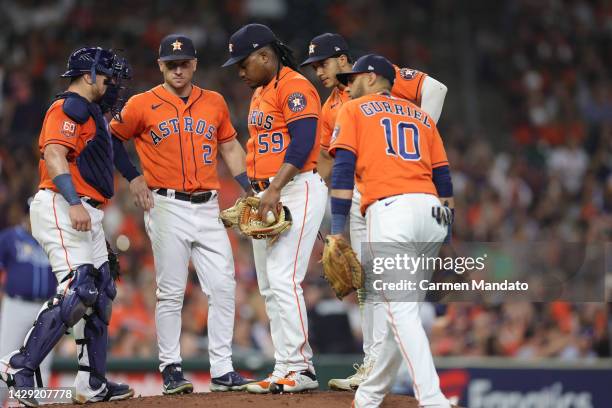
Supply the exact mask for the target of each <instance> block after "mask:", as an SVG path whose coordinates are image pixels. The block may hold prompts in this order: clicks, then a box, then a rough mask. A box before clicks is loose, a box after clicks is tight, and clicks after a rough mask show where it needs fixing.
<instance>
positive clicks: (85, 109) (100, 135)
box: [55, 92, 114, 198]
mask: <svg viewBox="0 0 612 408" xmlns="http://www.w3.org/2000/svg"><path fill="white" fill-rule="evenodd" d="M55 99H65V101H64V105H63V110H64V113H65V114H66V115H67V116H68V117H69V118H71V119H72V120H74V121H75V122H77V123H78V124H80V125H82V124H84V123H85V122H87V120H88V119H89V117H90V116H91V117H92V118H93V119H94V122H95V123H96V134H95V135H94V137H93V138H92V139H91V140H90V141H89V142H87V145H86V146H85V148H84V149H83V150H82V151H81V153H80V154H79V155H78V156H77V158H76V164H77V167H78V169H79V172H80V173H81V176H83V179H84V180H85V181H86V182H87V184H89V185H91V186H92V187H93V188H95V189H96V190H97V191H98V192H99V193H100V194H102V196H104V197H105V198H111V197H112V196H113V193H114V174H113V170H114V165H113V142H112V139H111V136H110V133H109V131H108V124H107V123H106V119H104V116H103V115H102V111H101V110H100V106H99V105H98V104H97V103H93V102H89V101H88V100H87V99H85V98H83V97H82V96H80V95H78V94H76V93H74V92H64V93H62V94H59V95H57V96H56V98H55Z"/></svg>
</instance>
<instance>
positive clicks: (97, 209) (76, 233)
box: [0, 47, 134, 406]
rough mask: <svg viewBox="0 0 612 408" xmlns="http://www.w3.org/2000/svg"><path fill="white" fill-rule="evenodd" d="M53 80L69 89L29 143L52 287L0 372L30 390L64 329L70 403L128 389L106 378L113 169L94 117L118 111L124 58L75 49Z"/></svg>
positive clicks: (36, 220) (102, 122)
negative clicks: (36, 153)
mask: <svg viewBox="0 0 612 408" xmlns="http://www.w3.org/2000/svg"><path fill="white" fill-rule="evenodd" d="M62 77H66V78H70V85H69V86H68V89H67V91H66V92H64V93H62V94H59V95H58V96H57V97H56V99H55V101H54V102H53V103H52V104H51V107H50V108H49V110H48V111H47V113H46V115H45V119H44V122H43V126H42V130H41V133H40V139H39V143H38V146H39V149H40V153H41V158H40V163H39V173H40V174H39V175H40V184H39V189H40V190H39V191H38V192H37V193H36V195H35V196H34V199H33V200H32V203H31V204H30V219H31V224H32V235H33V236H34V238H35V239H36V240H37V241H38V242H39V243H40V245H41V246H42V248H43V249H44V251H45V253H46V254H47V257H48V258H49V262H50V264H51V269H52V270H53V272H54V273H55V276H56V278H57V281H58V282H59V285H58V286H57V294H56V295H55V296H54V297H53V298H51V299H50V300H49V301H48V302H46V303H45V304H44V305H43V307H42V308H41V309H40V312H39V314H38V316H37V317H36V322H35V324H34V326H33V327H32V328H31V329H30V331H29V333H28V334H27V336H26V338H25V341H24V345H23V347H21V348H20V349H19V350H16V351H14V352H11V353H10V354H8V355H5V356H4V357H2V358H1V359H0V378H1V379H2V380H3V381H5V382H6V383H7V385H8V386H9V387H14V388H16V389H17V390H19V389H27V388H32V387H33V386H34V374H35V372H37V371H38V368H39V366H40V364H41V362H42V361H43V360H44V358H45V357H46V356H47V355H48V354H49V352H50V351H51V349H52V348H53V347H54V346H55V344H56V343H57V342H58V341H59V340H60V338H61V337H62V335H63V334H64V333H65V332H66V331H67V330H68V329H70V328H71V327H73V333H74V337H75V341H76V344H77V348H78V350H79V354H78V361H79V371H78V373H77V375H76V379H75V388H76V394H75V396H74V397H73V398H74V400H75V402H78V403H85V402H97V401H108V400H123V399H127V398H130V397H131V396H132V395H134V391H133V390H132V389H130V387H129V386H127V385H126V384H117V383H114V382H111V381H107V380H106V377H105V375H106V353H107V343H108V323H109V321H110V317H111V310H112V301H113V299H114V298H115V296H116V293H117V290H116V287H115V282H114V276H113V274H112V272H111V269H110V267H109V262H108V252H107V248H106V242H105V239H104V231H103V230H102V218H103V217H104V212H103V211H102V209H101V206H102V205H104V204H105V203H106V202H107V201H108V200H109V199H110V198H111V197H112V195H113V170H114V167H113V146H112V143H111V138H110V134H109V133H108V126H107V122H106V119H105V118H104V116H103V113H104V111H106V110H110V112H111V114H115V113H116V112H117V111H118V110H120V106H119V105H120V98H119V94H118V90H120V89H121V88H122V87H121V84H120V82H121V80H122V79H126V78H128V77H129V71H128V66H127V62H126V61H125V59H123V58H120V57H118V56H117V55H116V54H114V53H113V52H112V51H110V50H106V49H102V48H99V47H97V48H80V49H78V50H76V51H74V52H73V53H72V54H71V55H70V58H69V60H68V70H67V71H66V72H65V73H64V74H62ZM37 377H38V375H37ZM37 380H38V379H37ZM37 383H38V385H39V386H40V381H37ZM18 399H19V401H20V402H22V403H23V404H25V405H27V406H37V404H38V402H37V401H36V400H35V399H33V398H25V397H24V398H18Z"/></svg>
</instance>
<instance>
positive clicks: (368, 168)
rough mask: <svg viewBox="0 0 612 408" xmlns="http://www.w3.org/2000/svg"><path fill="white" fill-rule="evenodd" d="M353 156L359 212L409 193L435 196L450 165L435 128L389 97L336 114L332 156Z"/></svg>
mask: <svg viewBox="0 0 612 408" xmlns="http://www.w3.org/2000/svg"><path fill="white" fill-rule="evenodd" d="M336 149H346V150H350V151H351V152H353V153H355V155H356V156H357V162H356V165H355V174H356V179H357V181H358V183H357V184H358V186H357V187H358V190H359V191H360V192H361V194H362V196H361V212H362V213H364V214H365V210H366V208H368V206H369V205H370V204H372V203H373V202H374V201H376V200H379V199H381V198H385V197H390V196H394V195H398V194H405V193H427V194H433V195H437V192H436V187H435V185H434V184H433V181H432V172H433V169H434V168H436V167H440V166H444V165H448V159H447V158H446V151H445V150H444V145H443V143H442V138H441V137H440V133H438V129H437V128H436V124H435V122H434V121H433V120H432V119H431V118H430V117H429V115H428V114H427V113H425V112H424V111H423V110H421V109H420V108H419V107H417V106H416V105H414V104H413V103H411V102H409V101H407V100H405V99H399V98H395V97H393V96H391V95H385V94H373V95H366V96H362V97H361V98H357V99H354V100H351V101H349V102H347V103H345V104H344V106H343V108H342V109H341V110H340V112H339V113H338V119H337V121H336V127H335V129H334V135H333V137H332V143H331V147H330V150H329V152H330V154H332V155H333V154H334V153H335V151H336Z"/></svg>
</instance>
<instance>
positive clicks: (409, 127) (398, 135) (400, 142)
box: [380, 118, 421, 161]
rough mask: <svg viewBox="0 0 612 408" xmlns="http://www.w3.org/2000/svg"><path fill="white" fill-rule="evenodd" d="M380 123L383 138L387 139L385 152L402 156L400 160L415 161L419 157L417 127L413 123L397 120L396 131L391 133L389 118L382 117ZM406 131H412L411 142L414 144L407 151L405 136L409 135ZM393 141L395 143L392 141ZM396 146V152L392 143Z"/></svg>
mask: <svg viewBox="0 0 612 408" xmlns="http://www.w3.org/2000/svg"><path fill="white" fill-rule="evenodd" d="M380 124H381V125H382V127H383V128H385V139H386V141H387V154H388V155H389V156H396V157H397V156H398V155H399V157H401V158H402V160H408V161H417V160H420V159H421V150H420V149H419V128H418V127H417V126H416V125H415V124H414V123H408V122H398V124H397V131H396V132H395V134H393V127H392V126H391V119H389V118H383V119H381V121H380ZM407 131H410V133H412V144H413V145H414V150H413V151H411V152H409V151H408V147H407V145H408V141H407V137H409V135H408V134H406V133H407ZM394 142H395V143H394ZM394 144H395V145H396V146H397V152H398V153H399V154H398V153H396V151H395V148H394V147H393V145H394Z"/></svg>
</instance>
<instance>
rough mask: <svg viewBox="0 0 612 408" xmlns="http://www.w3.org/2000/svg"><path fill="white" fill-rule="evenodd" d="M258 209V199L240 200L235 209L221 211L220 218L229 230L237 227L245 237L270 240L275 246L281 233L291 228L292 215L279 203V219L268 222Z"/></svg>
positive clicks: (247, 198)
mask: <svg viewBox="0 0 612 408" xmlns="http://www.w3.org/2000/svg"><path fill="white" fill-rule="evenodd" d="M258 209H259V198H258V197H246V198H239V199H238V201H236V204H234V206H233V207H230V208H228V209H226V210H223V211H221V213H220V214H219V218H221V221H222V222H223V225H225V226H226V227H228V228H229V227H235V226H237V227H238V229H239V230H240V232H241V233H242V234H243V235H246V236H249V237H252V238H253V239H270V244H273V243H274V242H276V240H277V239H278V238H279V237H280V234H281V233H283V232H284V231H286V230H287V229H289V227H291V222H292V219H291V213H290V212H289V209H288V208H287V207H284V206H283V205H282V204H281V203H278V211H277V212H278V217H277V218H276V219H275V220H274V221H272V222H268V221H266V220H263V219H262V218H261V217H260V216H259V214H258V213H257V212H258Z"/></svg>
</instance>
